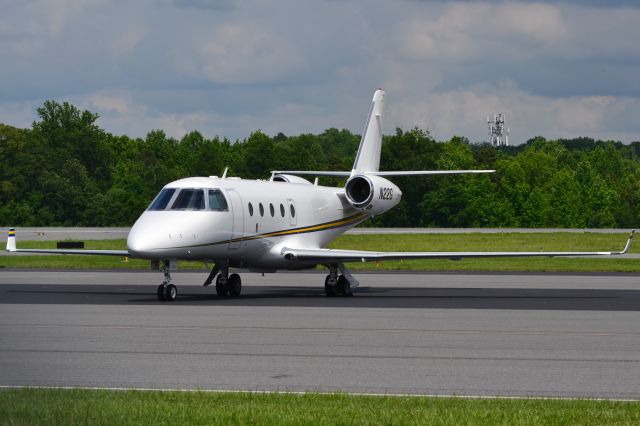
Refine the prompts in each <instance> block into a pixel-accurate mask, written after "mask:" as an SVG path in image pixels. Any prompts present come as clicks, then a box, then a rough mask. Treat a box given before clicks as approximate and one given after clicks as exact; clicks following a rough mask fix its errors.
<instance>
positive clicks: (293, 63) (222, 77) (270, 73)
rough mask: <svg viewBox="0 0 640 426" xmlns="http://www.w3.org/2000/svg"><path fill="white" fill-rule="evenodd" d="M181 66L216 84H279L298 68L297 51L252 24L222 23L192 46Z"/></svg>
mask: <svg viewBox="0 0 640 426" xmlns="http://www.w3.org/2000/svg"><path fill="white" fill-rule="evenodd" d="M195 55H196V56H195V62H193V59H190V58H187V57H184V56H183V55H180V56H182V57H181V61H180V62H181V63H182V64H185V65H186V67H187V68H190V71H191V72H192V73H194V74H195V75H197V76H198V77H204V78H205V79H207V80H209V81H211V82H214V83H220V84H238V83H250V84H255V83H263V82H269V81H273V80H277V81H283V80H286V79H287V77H288V76H290V75H291V74H292V73H295V71H297V70H298V69H299V67H300V66H301V62H300V60H299V58H300V52H297V51H296V49H295V47H294V46H293V45H292V44H291V43H289V42H288V41H287V40H286V39H284V38H282V37H280V36H278V35H276V34H275V33H274V32H272V31H270V30H269V29H266V28H261V27H260V26H259V24H258V23H256V22H248V23H242V24H240V23H236V24H225V25H222V26H220V27H218V28H217V29H216V30H215V31H214V32H213V33H212V34H211V35H209V36H208V37H206V38H205V40H203V41H201V42H200V43H199V44H198V45H197V46H196V47H195Z"/></svg>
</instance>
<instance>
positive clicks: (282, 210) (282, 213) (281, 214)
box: [280, 203, 284, 217]
mask: <svg viewBox="0 0 640 426" xmlns="http://www.w3.org/2000/svg"><path fill="white" fill-rule="evenodd" d="M280 216H282V217H284V206H283V205H282V203H280Z"/></svg>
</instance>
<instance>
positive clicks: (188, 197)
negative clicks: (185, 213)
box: [171, 189, 204, 210]
mask: <svg viewBox="0 0 640 426" xmlns="http://www.w3.org/2000/svg"><path fill="white" fill-rule="evenodd" d="M171 210H204V191H203V190H202V189H181V190H180V193H179V194H178V196H177V197H176V200H175V201H174V202H173V205H172V206H171Z"/></svg>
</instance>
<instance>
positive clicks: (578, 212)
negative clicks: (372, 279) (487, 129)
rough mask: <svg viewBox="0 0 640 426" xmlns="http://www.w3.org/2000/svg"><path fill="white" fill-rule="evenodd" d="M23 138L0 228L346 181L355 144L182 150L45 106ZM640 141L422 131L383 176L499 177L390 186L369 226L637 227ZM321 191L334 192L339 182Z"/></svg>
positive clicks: (188, 141)
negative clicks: (322, 173)
mask: <svg viewBox="0 0 640 426" xmlns="http://www.w3.org/2000/svg"><path fill="white" fill-rule="evenodd" d="M37 113H38V119H37V120H36V121H35V122H34V123H33V125H32V126H31V128H29V129H19V128H15V127H12V126H9V125H3V124H0V224H2V225H3V226H128V225H131V224H132V223H133V222H134V221H135V219H136V218H137V217H138V215H140V213H142V211H144V209H145V208H146V207H147V206H148V205H149V203H150V202H151V200H152V199H153V197H154V196H155V195H156V194H157V192H158V191H159V190H160V189H161V188H162V187H163V186H164V185H165V184H167V183H168V182H171V181H173V180H176V179H179V178H182V177H187V176H209V175H219V174H221V173H222V171H223V170H224V168H225V167H229V173H228V175H229V176H241V177H243V178H252V179H255V178H259V179H268V178H269V176H270V171H271V170H305V169H306V170H350V169H351V166H352V163H353V159H354V156H355V154H356V151H357V148H358V144H359V142H360V136H359V135H357V134H353V133H351V132H349V131H348V130H338V129H333V128H332V129H327V130H325V131H324V132H323V133H321V134H317V135H314V134H301V135H297V136H286V135H284V134H282V133H278V134H277V135H275V136H273V137H271V136H268V135H266V134H265V133H263V132H261V131H256V132H254V133H252V134H251V135H250V136H249V137H248V138H246V139H245V140H238V141H233V142H232V141H230V140H229V139H227V138H220V137H215V138H212V139H207V138H205V137H203V135H202V134H200V133H199V132H197V131H193V132H190V133H188V134H186V135H185V136H184V137H182V138H181V139H179V140H178V139H174V138H171V137H168V136H167V135H166V134H165V133H164V132H163V131H161V130H154V131H151V132H149V133H148V134H147V136H146V137H145V138H130V137H128V136H116V135H112V134H110V133H108V132H105V131H104V130H103V129H101V128H100V127H99V126H98V125H97V124H96V120H97V119H98V115H97V114H94V113H92V112H90V111H86V110H80V109H78V108H76V107H75V106H73V105H71V104H69V103H57V102H54V101H47V102H45V103H44V105H43V106H42V107H41V108H38V110H37ZM639 157H640V142H633V143H631V144H622V143H620V142H615V141H595V140H593V139H590V138H578V139H571V140H546V139H544V138H542V137H536V138H533V139H531V140H529V141H527V142H526V143H525V144H522V145H519V146H514V147H503V148H495V147H493V146H491V145H489V144H486V143H474V144H472V143H469V141H468V140H467V139H465V138H461V137H453V138H452V139H451V140H448V141H444V142H441V141H436V140H434V139H433V138H432V137H431V135H430V134H429V133H428V132H426V131H424V130H421V129H418V128H414V129H411V130H402V129H399V128H398V129H396V131H395V133H394V134H392V135H388V136H385V137H384V140H383V146H382V155H381V170H437V169H495V170H496V173H493V174H483V175H446V176H426V177H398V178H393V179H392V180H393V181H394V182H395V183H396V184H397V185H398V186H399V187H400V188H401V189H402V191H403V199H402V201H401V203H400V205H399V206H397V207H396V208H395V209H394V210H393V211H392V212H390V213H387V214H386V215H382V216H380V217H376V218H374V219H373V220H372V221H370V222H369V223H368V225H369V226H390V227H532V228H536V227H567V228H582V227H594V228H599V227H621V228H629V227H634V226H637V224H638V223H639V222H640V221H639V219H640V210H639V206H640V161H639ZM320 179H321V180H320V183H321V184H327V185H341V184H343V183H344V182H342V181H341V180H339V179H335V178H320Z"/></svg>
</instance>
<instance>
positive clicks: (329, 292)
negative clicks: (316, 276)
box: [324, 275, 336, 297]
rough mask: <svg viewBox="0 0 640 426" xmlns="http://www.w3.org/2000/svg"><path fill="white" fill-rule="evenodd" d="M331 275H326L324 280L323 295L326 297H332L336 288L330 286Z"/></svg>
mask: <svg viewBox="0 0 640 426" xmlns="http://www.w3.org/2000/svg"><path fill="white" fill-rule="evenodd" d="M330 281H331V275H327V278H325V279H324V294H326V295H327V297H333V296H335V295H336V286H335V285H331V282H330Z"/></svg>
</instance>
